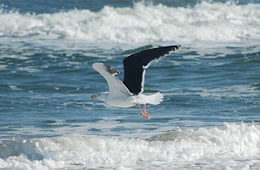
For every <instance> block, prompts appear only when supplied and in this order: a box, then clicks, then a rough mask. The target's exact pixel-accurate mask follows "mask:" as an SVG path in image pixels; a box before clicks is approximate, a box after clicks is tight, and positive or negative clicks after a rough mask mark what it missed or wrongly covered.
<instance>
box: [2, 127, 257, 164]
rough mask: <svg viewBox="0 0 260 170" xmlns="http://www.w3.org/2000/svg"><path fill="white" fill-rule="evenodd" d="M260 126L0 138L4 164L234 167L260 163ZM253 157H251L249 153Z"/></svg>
mask: <svg viewBox="0 0 260 170" xmlns="http://www.w3.org/2000/svg"><path fill="white" fill-rule="evenodd" d="M259 146H260V127H259V126H258V125H255V124H245V123H241V124H231V123H227V124H225V126H224V127H212V128H199V129H187V130H181V129H179V130H176V131H172V132H168V133H164V134H161V135H157V136H153V137H151V138H149V139H147V140H141V139H136V138H114V137H96V136H70V137H56V138H34V139H15V140H12V141H10V140H8V141H2V142H1V143H0V151H1V152H0V168H6V169H7V168H9V169H15V168H17V169H59V168H69V169H78V168H85V167H87V168H119V169H120V168H121V169H124V168H133V167H134V168H137V169H138V168H142V169H146V168H151V167H154V168H168V169H169V168H170V169H183V168H184V169H197V168H207V169H211V168H213V169H214V168H216V167H218V169H223V168H235V169H243V168H245V169H247V168H248V167H250V168H256V167H259V166H260V163H259V161H258V160H259V158H260V154H259ZM248 158H250V159H248Z"/></svg>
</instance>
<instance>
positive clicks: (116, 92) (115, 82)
mask: <svg viewBox="0 0 260 170" xmlns="http://www.w3.org/2000/svg"><path fill="white" fill-rule="evenodd" d="M92 67H93V68H94V69H95V70H96V71H97V72H98V73H100V74H101V75H102V76H103V77H104V78H105V80H106V81H107V84H108V87H109V94H110V95H111V96H113V97H116V96H122V95H123V94H124V95H132V94H131V92H130V91H129V90H128V89H127V87H126V86H125V85H124V83H123V82H122V81H121V80H119V79H118V78H117V77H116V76H115V75H116V74H118V73H119V72H117V71H116V70H115V69H113V68H112V67H109V66H106V65H104V64H103V63H94V64H93V65H92Z"/></svg>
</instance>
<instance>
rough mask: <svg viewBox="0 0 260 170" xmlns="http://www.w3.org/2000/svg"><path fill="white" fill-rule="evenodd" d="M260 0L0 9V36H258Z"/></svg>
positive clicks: (228, 38)
mask: <svg viewBox="0 0 260 170" xmlns="http://www.w3.org/2000/svg"><path fill="white" fill-rule="evenodd" d="M259 23H260V4H246V5H238V4H235V3H231V2H226V3H218V2H215V3H210V2H205V1H203V2H201V3H198V4H196V5H195V6H194V7H167V6H165V5H162V4H159V5H145V4H144V3H136V4H135V5H134V7H133V8H130V7H125V8H114V7H108V6H105V7H104V8H103V9H102V10H100V11H98V12H92V11H90V10H77V9H74V10H70V11H68V12H58V13H53V14H47V13H45V14H31V13H27V14H21V13H19V12H17V11H5V10H3V9H2V10H1V9H0V25H1V27H0V36H2V37H4V36H7V37H9V36H11V37H24V36H26V37H27V36H44V37H48V38H66V39H84V40H89V41H94V42H97V41H98V42H120V43H133V42H140V43H142V42H146V43H147V42H158V41H178V42H190V41H220V42H228V41H243V40H259V39H260V26H259Z"/></svg>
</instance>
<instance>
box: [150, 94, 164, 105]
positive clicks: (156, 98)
mask: <svg viewBox="0 0 260 170" xmlns="http://www.w3.org/2000/svg"><path fill="white" fill-rule="evenodd" d="M148 97H149V103H150V104H153V105H157V104H160V103H161V102H162V101H163V97H164V95H163V94H162V93H160V92H157V93H155V94H152V95H149V96H148Z"/></svg>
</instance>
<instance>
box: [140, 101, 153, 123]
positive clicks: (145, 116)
mask: <svg viewBox="0 0 260 170" xmlns="http://www.w3.org/2000/svg"><path fill="white" fill-rule="evenodd" d="M142 116H143V117H144V118H145V119H148V120H149V119H150V118H151V117H150V115H149V114H148V113H147V112H146V104H144V112H143V114H142Z"/></svg>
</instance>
